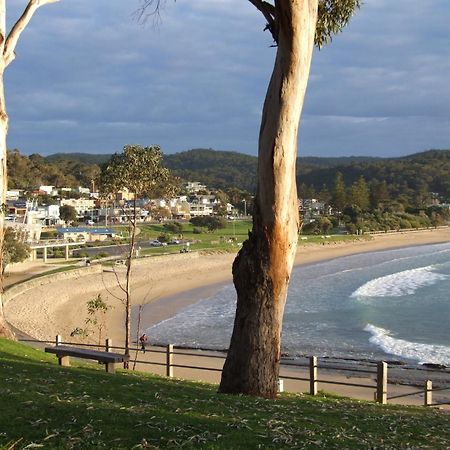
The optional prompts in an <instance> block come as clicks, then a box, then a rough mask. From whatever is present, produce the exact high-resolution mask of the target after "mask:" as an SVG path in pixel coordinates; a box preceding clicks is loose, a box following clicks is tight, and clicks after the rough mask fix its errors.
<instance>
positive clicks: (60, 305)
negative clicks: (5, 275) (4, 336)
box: [5, 229, 450, 345]
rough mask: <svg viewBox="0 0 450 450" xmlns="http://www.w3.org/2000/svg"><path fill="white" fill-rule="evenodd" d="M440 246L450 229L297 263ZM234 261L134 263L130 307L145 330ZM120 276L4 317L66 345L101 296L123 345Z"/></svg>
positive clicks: (91, 281) (87, 281) (89, 280)
mask: <svg viewBox="0 0 450 450" xmlns="http://www.w3.org/2000/svg"><path fill="white" fill-rule="evenodd" d="M441 242H450V229H440V230H432V231H421V232H413V233H396V234H389V235H379V236H375V237H373V239H371V240H365V239H361V240H359V241H354V242H347V243H333V242H331V241H330V240H327V239H324V241H323V245H317V244H307V243H304V242H303V241H301V244H300V245H299V249H298V252H297V256H296V260H295V263H296V264H311V263H315V262H319V261H324V260H328V259H333V258H337V257H340V256H347V255H351V254H356V253H362V252H373V251H380V250H384V249H392V248H397V247H405V246H412V245H423V244H431V243H441ZM234 257H235V255H233V254H198V253H189V254H179V255H172V256H163V257H155V258H148V259H146V260H143V261H138V262H137V263H136V264H135V265H134V267H133V273H132V277H133V286H132V302H133V305H135V306H136V307H137V306H138V305H146V306H145V308H144V314H145V317H144V320H143V321H142V323H143V326H149V325H150V324H153V323H156V322H159V321H161V320H164V319H166V318H168V317H171V316H172V315H173V314H175V312H176V311H177V310H178V309H179V308H180V307H183V306H185V305H187V304H190V303H193V302H195V301H197V300H198V299H199V298H200V292H199V290H198V289H202V293H201V296H202V297H204V296H205V294H207V293H208V291H209V292H212V291H213V290H214V289H216V288H217V285H218V284H220V283H225V282H231V279H232V276H231V266H232V263H233V260H234ZM30 270H32V269H30ZM124 274H125V269H124V267H116V268H114V270H112V269H110V270H105V271H104V272H103V273H102V274H98V275H88V276H84V277H79V278H76V279H73V280H70V281H56V282H55V283H53V284H51V285H46V286H42V287H38V288H35V289H32V290H30V291H27V292H25V293H23V294H21V295H20V296H18V297H16V298H14V299H13V300H11V301H10V302H9V303H8V304H7V305H6V307H5V315H6V317H7V320H8V321H9V322H10V323H11V324H12V325H13V326H14V327H16V328H17V329H19V330H22V331H24V332H25V333H27V334H29V335H31V336H32V337H34V338H36V339H42V340H52V339H54V337H55V335H56V334H60V335H62V337H63V340H69V338H70V333H71V332H72V331H73V330H74V329H75V328H76V327H83V326H85V324H84V321H85V319H86V302H87V301H88V300H90V299H92V298H93V297H95V296H96V295H97V294H99V293H101V294H102V297H103V299H104V300H105V301H106V302H107V303H108V304H110V305H111V310H110V311H109V312H108V313H107V314H108V318H107V321H108V330H107V332H106V333H107V334H108V336H109V337H111V338H112V339H113V341H114V342H115V343H116V344H117V345H121V344H122V343H123V333H124V332H123V323H124V307H123V298H124V295H123V291H122V289H121V287H120V286H122V287H123V286H124ZM205 290H206V291H205ZM136 309H137V308H135V310H136ZM149 321H150V322H151V323H149Z"/></svg>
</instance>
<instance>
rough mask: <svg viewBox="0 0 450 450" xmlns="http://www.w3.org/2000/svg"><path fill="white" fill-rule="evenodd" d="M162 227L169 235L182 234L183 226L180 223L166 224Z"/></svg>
mask: <svg viewBox="0 0 450 450" xmlns="http://www.w3.org/2000/svg"><path fill="white" fill-rule="evenodd" d="M163 227H164V229H166V230H167V231H168V232H170V233H175V234H180V233H182V232H183V225H182V224H181V223H180V222H168V223H165V224H164V225H163Z"/></svg>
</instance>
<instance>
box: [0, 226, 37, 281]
mask: <svg viewBox="0 0 450 450" xmlns="http://www.w3.org/2000/svg"><path fill="white" fill-rule="evenodd" d="M25 238H26V235H25V233H24V232H22V231H21V230H14V229H13V228H10V227H7V228H5V229H4V234H3V239H4V240H3V249H2V250H3V251H2V258H3V265H2V267H3V272H4V271H5V269H6V266H7V265H8V264H12V263H18V262H22V261H25V260H26V259H27V258H28V257H29V256H30V246H29V245H28V244H27V243H26V241H25ZM1 275H2V276H3V274H1Z"/></svg>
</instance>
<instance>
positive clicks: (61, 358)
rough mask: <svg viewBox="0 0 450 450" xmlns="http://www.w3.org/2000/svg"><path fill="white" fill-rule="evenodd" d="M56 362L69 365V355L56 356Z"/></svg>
mask: <svg viewBox="0 0 450 450" xmlns="http://www.w3.org/2000/svg"><path fill="white" fill-rule="evenodd" d="M58 364H59V365H60V366H65V367H69V366H70V356H58Z"/></svg>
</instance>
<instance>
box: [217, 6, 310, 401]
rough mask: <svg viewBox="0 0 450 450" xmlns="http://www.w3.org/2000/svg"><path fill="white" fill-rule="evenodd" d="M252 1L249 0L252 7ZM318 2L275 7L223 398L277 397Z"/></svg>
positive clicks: (236, 276)
mask: <svg viewBox="0 0 450 450" xmlns="http://www.w3.org/2000/svg"><path fill="white" fill-rule="evenodd" d="M252 3H254V2H252ZM317 7H318V0H279V1H276V2H275V12H274V17H275V18H276V20H275V22H274V24H273V25H274V27H275V28H274V29H271V31H272V33H273V34H274V33H276V36H277V39H276V40H277V43H278V48H277V55H276V60H275V66H274V70H273V73H272V78H271V80H270V84H269V87H268V91H267V94H266V99H265V103H264V108H263V114H262V121H261V129H260V136H259V155H258V180H257V191H256V198H255V207H254V213H253V214H254V215H253V230H252V232H251V233H249V239H248V240H247V241H246V242H245V243H244V245H243V248H242V249H241V251H240V252H239V254H238V256H237V257H236V259H235V261H234V264H233V281H234V284H235V287H236V291H237V309H236V318H235V321H234V329H233V334H232V338H231V343H230V349H229V352H228V356H227V359H226V361H225V365H224V368H223V373H222V380H221V384H220V389H219V390H220V392H224V393H244V394H250V395H257V396H263V397H275V396H276V395H277V385H278V369H279V361H280V348H281V346H280V343H281V327H282V319H283V313H284V306H285V303H286V295H287V289H288V283H289V278H290V274H291V270H292V265H293V261H294V256H295V252H296V248H297V238H298V228H299V216H298V203H297V188H296V176H295V175H296V169H295V163H296V157H297V130H298V125H299V120H300V114H301V110H302V106H303V102H304V96H305V91H306V85H307V81H308V77H309V70H310V65H311V56H312V51H313V47H314V34H315V29H316V21H317Z"/></svg>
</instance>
